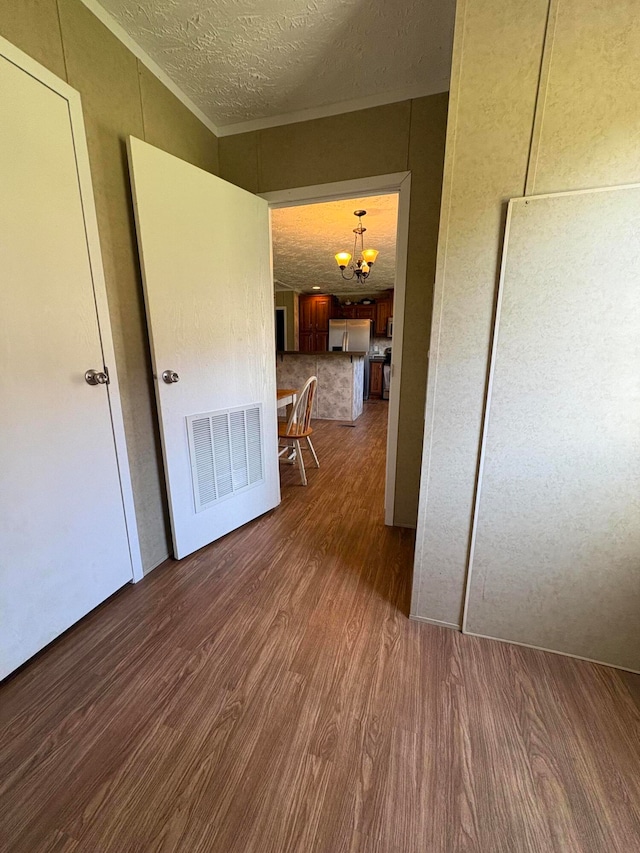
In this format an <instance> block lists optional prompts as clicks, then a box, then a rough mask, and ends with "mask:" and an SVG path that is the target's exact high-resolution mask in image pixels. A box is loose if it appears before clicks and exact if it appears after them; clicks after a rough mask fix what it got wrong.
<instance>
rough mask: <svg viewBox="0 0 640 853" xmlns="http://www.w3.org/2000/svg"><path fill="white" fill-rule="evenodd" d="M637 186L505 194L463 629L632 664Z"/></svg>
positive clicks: (637, 513) (639, 593)
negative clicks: (525, 196) (504, 233)
mask: <svg viewBox="0 0 640 853" xmlns="http://www.w3.org/2000/svg"><path fill="white" fill-rule="evenodd" d="M639 233H640V187H638V186H636V187H627V188H618V189H612V190H601V191H594V192H586V193H573V194H563V195H555V196H542V197H531V198H529V199H518V200H515V201H513V202H512V203H511V205H510V220H509V222H508V232H507V241H506V246H505V256H504V261H503V273H502V281H501V289H500V303H499V317H498V325H497V332H496V340H495V341H494V351H493V359H492V374H491V385H490V392H489V393H490V398H489V407H488V411H487V416H486V421H485V431H484V438H483V452H482V463H481V465H482V468H481V475H480V483H479V491H478V499H477V504H476V512H475V519H474V538H473V549H472V558H471V573H470V579H469V586H468V599H467V608H466V612H465V630H466V631H468V632H470V633H476V634H482V635H486V636H491V637H497V638H501V639H505V640H511V641H515V642H521V643H525V644H530V645H534V646H538V647H541V648H547V649H551V650H555V651H561V652H565V653H568V654H573V655H578V656H581V657H586V658H590V659H593V660H598V661H602V662H605V663H609V664H613V665H616V666H621V667H624V668H628V669H635V670H637V669H640V240H639V239H638V234H639Z"/></svg>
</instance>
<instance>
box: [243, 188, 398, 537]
mask: <svg viewBox="0 0 640 853" xmlns="http://www.w3.org/2000/svg"><path fill="white" fill-rule="evenodd" d="M391 193H397V194H398V226H397V234H396V280H395V285H394V293H393V351H392V356H391V376H392V378H393V380H394V381H393V382H392V384H391V391H390V393H389V417H388V422H387V455H386V470H385V492H384V523H385V524H386V525H388V526H393V523H394V514H395V492H396V475H397V457H398V423H399V418H400V382H401V378H402V345H403V338H404V304H405V293H406V286H407V253H408V245H409V204H410V195H411V172H393V173H391V174H388V175H372V176H371V177H368V178H354V179H352V180H349V181H335V182H332V183H327V184H316V185H314V186H309V187H294V188H293V189H288V190H275V191H273V192H268V193H257V195H259V196H260V198H264V199H266V201H268V202H269V208H270V210H271V209H276V208H280V207H297V206H300V205H306V204H317V203H318V202H323V201H338V200H340V199H346V198H358V197H360V196H364V195H388V194H391Z"/></svg>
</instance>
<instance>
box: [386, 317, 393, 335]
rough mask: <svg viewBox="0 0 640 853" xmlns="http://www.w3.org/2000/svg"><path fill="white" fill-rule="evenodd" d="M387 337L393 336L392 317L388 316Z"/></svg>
mask: <svg viewBox="0 0 640 853" xmlns="http://www.w3.org/2000/svg"><path fill="white" fill-rule="evenodd" d="M387 337H388V338H392V337H393V317H389V319H388V320H387Z"/></svg>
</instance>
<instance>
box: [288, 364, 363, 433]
mask: <svg viewBox="0 0 640 853" xmlns="http://www.w3.org/2000/svg"><path fill="white" fill-rule="evenodd" d="M365 355H366V353H364V352H297V351H295V352H286V351H279V352H278V353H277V357H276V381H277V384H278V387H279V388H302V386H303V385H304V383H305V382H306V381H307V379H308V378H309V377H310V376H317V377H318V388H317V391H316V398H315V400H314V402H313V411H312V417H314V418H319V419H321V420H332V421H348V422H352V421H355V420H356V419H357V418H359V417H360V415H361V414H362V407H363V399H362V396H363V389H364V361H365Z"/></svg>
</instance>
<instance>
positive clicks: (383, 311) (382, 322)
mask: <svg viewBox="0 0 640 853" xmlns="http://www.w3.org/2000/svg"><path fill="white" fill-rule="evenodd" d="M375 308H376V316H375V329H376V331H375V333H376V335H377V336H378V337H379V338H386V337H387V320H389V318H390V317H393V296H385V297H384V298H383V299H378V300H376V305H375Z"/></svg>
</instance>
